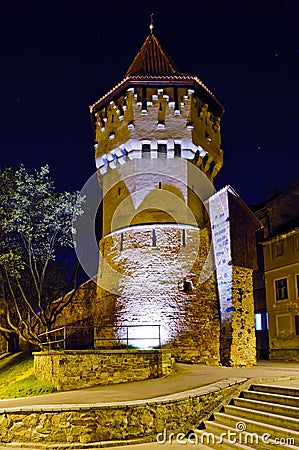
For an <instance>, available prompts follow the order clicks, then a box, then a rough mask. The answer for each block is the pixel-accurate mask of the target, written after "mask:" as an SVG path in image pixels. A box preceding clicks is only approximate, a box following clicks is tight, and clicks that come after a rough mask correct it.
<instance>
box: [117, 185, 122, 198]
mask: <svg viewBox="0 0 299 450" xmlns="http://www.w3.org/2000/svg"><path fill="white" fill-rule="evenodd" d="M117 193H118V196H120V194H121V188H120V187H119V188H118V189H117Z"/></svg>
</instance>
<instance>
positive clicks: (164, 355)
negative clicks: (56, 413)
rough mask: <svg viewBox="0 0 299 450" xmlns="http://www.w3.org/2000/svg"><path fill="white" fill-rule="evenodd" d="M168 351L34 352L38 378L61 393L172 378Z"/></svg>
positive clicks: (35, 370)
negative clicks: (169, 376) (170, 376)
mask: <svg viewBox="0 0 299 450" xmlns="http://www.w3.org/2000/svg"><path fill="white" fill-rule="evenodd" d="M171 371H172V359H171V354H170V352H169V351H167V350H112V351H106V350H80V351H78V350H77V351H72V350H65V351H59V352H57V351H50V352H39V353H34V372H35V375H36V376H37V378H40V379H41V380H43V381H45V382H46V383H49V384H51V385H53V386H55V387H56V388H57V390H60V391H61V390H62V391H67V390H72V389H80V388H86V387H90V386H96V385H106V384H116V383H124V382H129V381H138V380H147V379H148V378H159V377H163V376H165V375H169V374H170V373H171Z"/></svg>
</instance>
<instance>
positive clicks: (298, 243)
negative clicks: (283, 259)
mask: <svg viewBox="0 0 299 450" xmlns="http://www.w3.org/2000/svg"><path fill="white" fill-rule="evenodd" d="M294 241H295V242H294V244H295V252H299V236H294Z"/></svg>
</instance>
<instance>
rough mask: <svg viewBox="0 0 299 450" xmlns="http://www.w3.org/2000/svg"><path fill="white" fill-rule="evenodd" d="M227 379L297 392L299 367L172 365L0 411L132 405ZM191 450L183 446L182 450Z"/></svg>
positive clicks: (135, 449)
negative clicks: (152, 375) (147, 375)
mask: <svg viewBox="0 0 299 450" xmlns="http://www.w3.org/2000/svg"><path fill="white" fill-rule="evenodd" d="M228 378H252V379H254V380H256V379H259V380H260V381H263V382H265V381H264V380H262V379H265V378H266V379H267V384H275V385H283V386H293V387H296V388H298V389H299V363H285V362H281V363H280V362H271V361H260V362H259V363H258V365H257V366H255V367H252V368H235V367H208V366H201V365H189V364H176V365H175V370H174V372H173V374H172V375H171V376H168V377H165V378H160V379H154V380H145V381H136V382H133V383H123V384H118V385H109V386H98V387H92V388H87V389H80V390H76V391H67V392H55V393H53V394H45V395H39V396H35V397H26V398H20V399H10V400H0V409H5V408H9V407H13V408H15V407H20V408H22V406H23V407H24V406H27V407H28V406H33V407H34V406H43V405H60V406H63V405H84V404H92V403H107V402H121V401H134V400H142V399H150V398H157V397H160V396H165V395H169V394H174V393H178V392H183V391H187V390H190V389H195V388H198V387H201V386H206V385H209V384H211V383H215V382H218V381H221V380H224V379H228ZM186 447H187V448H188V449H189V448H190V449H191V448H192V449H194V445H192V444H187V445H184V446H183V448H186ZM9 448H14V450H33V447H26V448H25V447H22V449H21V448H17V447H15V446H13V447H12V446H9V445H8V446H6V447H2V446H1V447H0V450H8V449H9ZM110 448H111V449H115V450H159V449H160V450H163V449H165V450H180V449H182V444H180V443H176V442H172V443H171V445H170V444H169V443H165V444H159V443H157V442H154V443H147V444H135V445H125V446H118V447H110ZM77 450H80V449H78V448H77Z"/></svg>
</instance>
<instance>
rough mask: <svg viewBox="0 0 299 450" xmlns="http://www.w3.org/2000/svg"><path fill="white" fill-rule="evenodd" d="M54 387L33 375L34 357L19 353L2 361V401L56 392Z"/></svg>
mask: <svg viewBox="0 0 299 450" xmlns="http://www.w3.org/2000/svg"><path fill="white" fill-rule="evenodd" d="M55 390H56V389H55V388H54V386H51V385H48V384H46V383H44V382H43V381H41V380H38V379H37V378H36V376H35V375H34V373H33V356H32V355H31V354H28V353H17V354H15V355H11V356H8V357H7V358H4V359H2V360H0V399H4V398H19V397H28V396H32V395H39V394H46V393H49V392H54V391H55Z"/></svg>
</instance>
